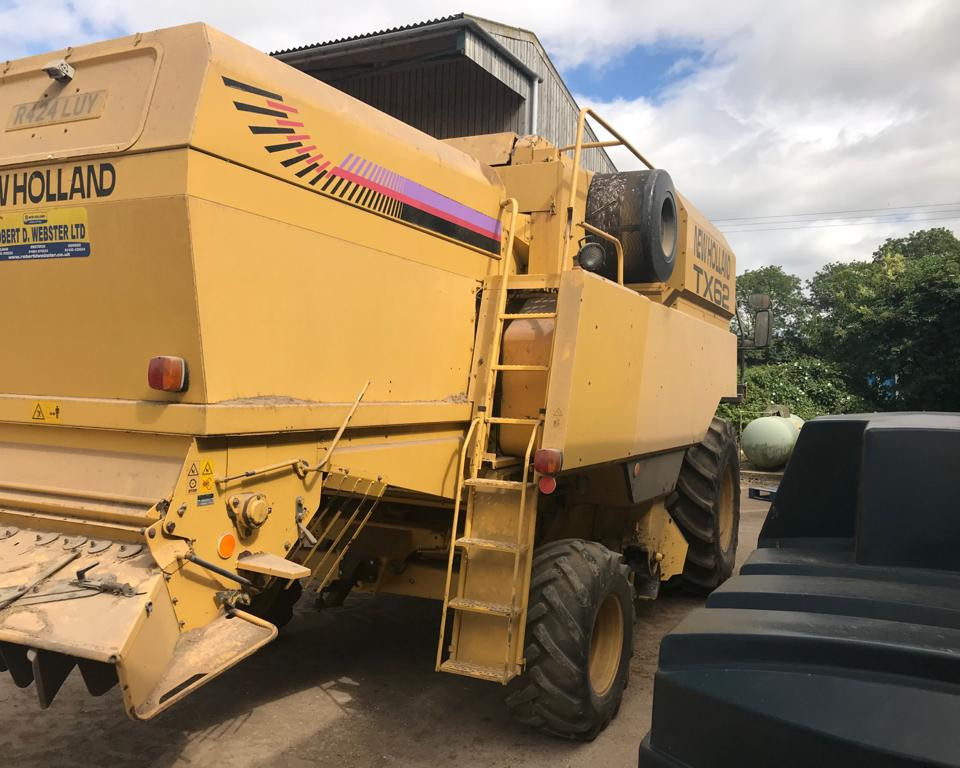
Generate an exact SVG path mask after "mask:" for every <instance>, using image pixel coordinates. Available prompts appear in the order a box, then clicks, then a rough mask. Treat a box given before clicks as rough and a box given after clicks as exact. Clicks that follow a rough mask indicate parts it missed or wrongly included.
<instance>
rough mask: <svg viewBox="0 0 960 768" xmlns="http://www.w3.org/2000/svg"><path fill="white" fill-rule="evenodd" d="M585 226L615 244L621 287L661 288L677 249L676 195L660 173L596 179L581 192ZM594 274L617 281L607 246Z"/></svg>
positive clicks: (629, 173)
mask: <svg viewBox="0 0 960 768" xmlns="http://www.w3.org/2000/svg"><path fill="white" fill-rule="evenodd" d="M586 210H587V214H586V219H587V223H589V224H592V225H593V226H595V227H598V228H599V229H602V230H603V231H604V232H608V233H609V234H611V235H613V236H615V237H617V238H619V239H620V242H621V245H622V246H623V262H624V263H623V280H624V282H625V283H652V282H658V281H660V282H665V281H667V280H669V279H670V276H671V275H672V274H673V268H674V266H675V265H676V255H677V247H678V243H679V231H680V230H679V226H680V222H679V215H680V212H679V210H678V207H677V194H676V190H675V189H674V186H673V180H672V179H671V178H670V174H669V173H667V172H666V171H664V170H662V169H659V168H658V169H654V170H650V171H625V172H622V173H597V174H594V176H593V178H592V179H591V180H590V187H589V190H588V192H587V209H586ZM601 245H602V246H603V248H604V250H605V251H606V253H607V258H606V259H605V260H604V262H603V265H602V266H601V267H600V268H599V269H595V270H593V271H596V272H597V273H598V274H600V275H603V277H606V278H607V279H609V280H616V279H617V259H616V253H615V251H614V248H613V246H612V245H610V244H608V243H606V242H603V243H601Z"/></svg>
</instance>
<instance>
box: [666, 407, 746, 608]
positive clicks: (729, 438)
mask: <svg viewBox="0 0 960 768" xmlns="http://www.w3.org/2000/svg"><path fill="white" fill-rule="evenodd" d="M728 474H731V475H732V477H731V478H730V480H729V482H732V485H733V487H732V489H728V492H730V493H732V505H733V509H732V513H730V514H732V520H730V519H728V520H727V521H726V525H727V526H732V528H731V529H730V536H729V541H728V542H727V543H726V545H725V546H724V543H723V542H722V541H721V538H722V537H721V531H720V528H721V509H720V507H721V503H722V502H723V501H724V499H722V498H721V497H722V495H723V494H722V493H721V491H722V488H723V481H724V478H725V476H727V475H728ZM667 509H668V510H669V512H670V515H671V516H672V517H673V519H674V520H675V521H676V523H677V525H678V526H679V527H680V529H681V530H682V531H683V533H684V535H685V536H686V539H687V543H688V544H689V548H688V549H687V559H686V561H685V562H684V566H683V576H682V577H681V578H680V581H681V583H682V584H683V586H684V587H685V588H686V589H688V590H690V591H692V592H695V593H697V594H706V593H708V592H711V591H712V590H714V589H716V588H717V587H718V586H720V585H721V584H722V583H723V582H724V581H726V580H727V579H728V578H729V577H730V575H731V574H732V573H733V567H734V564H735V562H736V558H737V540H738V531H739V527H740V454H739V452H738V450H737V441H736V436H735V433H734V430H733V425H731V424H730V422H728V421H724V420H723V419H718V418H714V419H713V422H712V423H711V424H710V429H709V430H707V436H706V437H705V438H704V440H703V442H702V443H700V444H699V445H694V446H693V447H691V448H689V449H688V450H687V453H686V455H685V456H684V458H683V465H682V466H681V468H680V476H679V477H678V478H677V488H676V490H675V491H674V493H673V494H672V495H671V496H670V497H669V498H668V499H667Z"/></svg>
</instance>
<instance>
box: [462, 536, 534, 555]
mask: <svg viewBox="0 0 960 768" xmlns="http://www.w3.org/2000/svg"><path fill="white" fill-rule="evenodd" d="M457 546H458V547H464V548H468V547H473V548H475V549H490V550H493V551H494V552H507V553H509V554H513V553H515V552H517V551H520V552H526V551H527V547H526V545H524V546H522V547H518V546H517V543H516V542H515V541H500V540H498V539H477V538H474V537H472V536H463V537H461V538H459V539H457Z"/></svg>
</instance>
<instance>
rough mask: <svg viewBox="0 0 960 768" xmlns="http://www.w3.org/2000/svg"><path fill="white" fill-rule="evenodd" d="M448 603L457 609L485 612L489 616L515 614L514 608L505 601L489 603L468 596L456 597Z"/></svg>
mask: <svg viewBox="0 0 960 768" xmlns="http://www.w3.org/2000/svg"><path fill="white" fill-rule="evenodd" d="M447 605H448V606H449V607H450V608H453V610H455V611H469V612H470V613H484V614H486V615H488V616H503V617H504V618H507V617H508V616H511V615H513V612H514V611H513V608H511V607H510V606H509V605H506V604H505V603H488V602H487V601H486V600H470V599H469V598H466V597H455V598H453V599H452V600H451V601H450V602H449V603H447Z"/></svg>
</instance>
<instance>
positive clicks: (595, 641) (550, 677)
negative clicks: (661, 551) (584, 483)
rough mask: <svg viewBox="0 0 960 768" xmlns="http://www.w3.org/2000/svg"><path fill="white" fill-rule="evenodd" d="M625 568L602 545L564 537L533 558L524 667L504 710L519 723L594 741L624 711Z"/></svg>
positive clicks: (629, 604)
mask: <svg viewBox="0 0 960 768" xmlns="http://www.w3.org/2000/svg"><path fill="white" fill-rule="evenodd" d="M627 574H628V568H627V566H626V565H624V563H623V559H622V558H621V556H620V555H619V554H617V553H615V552H611V551H610V550H609V549H607V548H606V547H604V546H603V545H602V544H598V543H597V542H593V541H584V540H582V539H563V540H560V541H553V542H550V543H548V544H545V545H543V546H542V547H540V548H539V549H538V550H537V552H536V555H535V557H534V561H533V577H532V581H531V590H530V608H529V610H528V612H527V630H526V643H527V644H526V648H525V655H526V663H527V667H526V670H525V671H524V673H523V675H521V676H520V677H518V678H517V679H515V680H514V681H513V682H511V683H510V687H509V689H508V691H509V693H508V696H507V706H508V707H510V709H511V710H512V712H513V714H514V716H516V718H517V719H518V720H520V722H522V723H525V724H527V725H532V726H535V727H537V728H540V729H542V730H544V731H547V732H548V733H552V734H554V735H557V736H563V737H565V738H568V739H581V740H590V739H593V738H594V737H596V735H597V734H598V733H600V731H602V730H603V729H604V728H605V727H606V726H607V723H609V722H610V720H612V719H613V717H614V716H615V715H616V714H617V711H618V710H619V708H620V700H621V698H622V697H623V689H624V688H625V687H626V684H627V678H628V676H629V672H630V655H631V653H632V648H633V644H632V643H633V598H632V593H631V587H630V582H629V580H628V577H627Z"/></svg>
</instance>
